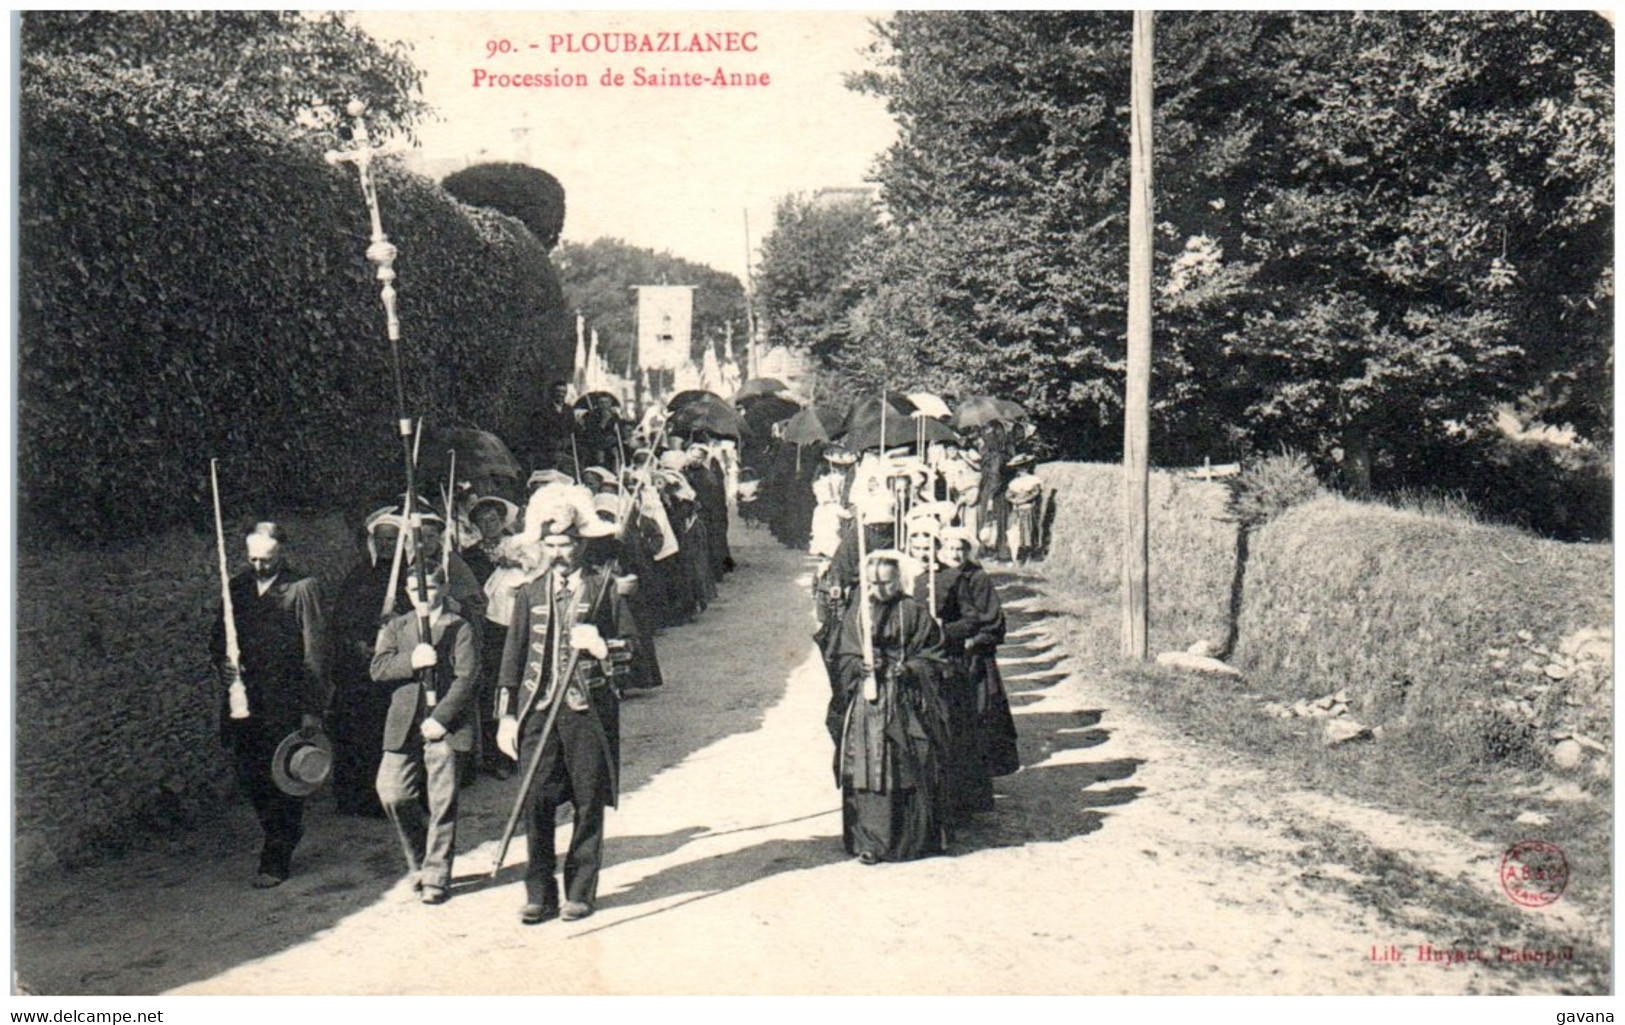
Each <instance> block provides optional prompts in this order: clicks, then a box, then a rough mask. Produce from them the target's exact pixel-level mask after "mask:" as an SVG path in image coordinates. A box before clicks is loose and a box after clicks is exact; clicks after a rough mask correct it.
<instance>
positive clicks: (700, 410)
mask: <svg viewBox="0 0 1625 1025" xmlns="http://www.w3.org/2000/svg"><path fill="white" fill-rule="evenodd" d="M668 408H669V407H668ZM666 430H667V432H669V433H671V434H692V433H694V432H695V431H707V432H709V433H711V434H716V435H719V436H721V437H724V438H740V437H743V436H745V435H747V434H749V433H750V427H749V425H748V424H746V422H745V418H744V417H743V416H741V415H740V413H739V410H737V409H735V408H733V407H732V406H730V405H728V404H727V403H726V402H724V401H722V399H720V398H718V397H717V396H716V395H713V394H712V393H710V392H702V393H701V394H700V396H698V397H696V398H694V399H692V400H691V401H689V402H687V403H685V404H684V405H682V406H681V407H679V408H678V409H676V410H674V411H673V412H672V414H671V416H670V417H668V418H667V420H666Z"/></svg>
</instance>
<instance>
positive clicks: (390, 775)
mask: <svg viewBox="0 0 1625 1025" xmlns="http://www.w3.org/2000/svg"><path fill="white" fill-rule="evenodd" d="M420 572H421V571H420V570H419V569H417V568H414V569H413V570H412V572H411V573H410V574H409V575H408V586H409V588H410V594H411V596H412V603H413V606H414V611H412V612H408V613H405V614H403V615H400V616H396V617H395V618H394V619H392V620H390V621H389V622H388V623H385V624H384V627H383V629H382V630H380V631H379V632H378V642H377V644H375V645H374V646H373V650H374V654H373V657H372V678H373V679H374V680H376V681H377V682H379V683H383V684H393V685H395V687H394V691H393V693H392V695H391V697H390V703H389V715H388V717H387V718H386V719H385V720H384V758H383V762H382V763H381V764H380V765H379V766H378V784H377V785H378V800H379V801H380V802H381V803H382V804H383V806H384V812H385V813H386V814H387V815H388V816H389V821H390V822H392V823H394V825H395V832H396V834H397V835H399V837H400V840H401V849H402V851H404V852H405V854H406V867H407V870H408V871H409V872H411V873H412V874H413V888H414V889H416V890H417V891H418V894H419V897H420V899H421V900H422V901H423V903H425V904H441V903H444V902H445V900H446V896H447V893H448V891H449V890H450V888H451V863H452V857H453V855H454V854H455V852H456V845H457V792H458V786H457V755H458V754H459V753H463V754H466V753H467V752H469V751H472V750H473V748H474V730H475V723H476V722H477V718H476V716H475V714H474V711H475V700H476V695H477V693H478V674H479V664H480V662H479V645H478V643H477V640H476V633H475V631H474V629H473V627H472V625H471V624H470V623H469V622H468V621H467V620H465V619H463V617H461V616H459V615H457V614H456V613H454V612H451V611H449V610H448V609H447V608H446V607H445V601H444V598H443V594H444V592H445V586H446V584H445V575H444V573H443V572H442V571H441V570H440V569H439V568H438V567H433V568H431V569H430V571H429V573H428V575H427V577H425V578H424V579H423V580H421V581H419V580H418V574H419V573H420ZM420 584H421V587H422V592H421V593H420V591H419V586H420ZM423 618H426V619H427V620H428V622H429V637H428V639H427V640H425V639H424V638H423V635H422V632H421V631H422V625H421V623H420V619H423ZM425 808H427V815H425Z"/></svg>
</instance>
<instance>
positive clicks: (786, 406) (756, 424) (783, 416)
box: [738, 395, 801, 436]
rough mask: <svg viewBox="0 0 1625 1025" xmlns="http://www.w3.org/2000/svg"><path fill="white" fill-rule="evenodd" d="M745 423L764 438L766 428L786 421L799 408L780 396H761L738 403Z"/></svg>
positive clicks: (799, 407) (799, 410)
mask: <svg viewBox="0 0 1625 1025" xmlns="http://www.w3.org/2000/svg"><path fill="white" fill-rule="evenodd" d="M738 405H739V408H740V411H741V412H742V413H744V416H745V422H746V423H748V424H750V426H751V429H752V430H754V431H755V432H756V433H757V434H760V435H763V436H765V435H766V434H767V433H768V428H770V427H772V426H773V425H774V424H776V423H778V422H779V421H780V420H788V419H789V418H790V417H792V416H795V415H796V414H797V413H799V412H801V406H800V405H798V404H797V403H794V402H791V401H790V400H789V399H787V398H785V397H784V396H782V395H762V396H758V397H757V398H755V399H748V400H746V401H745V402H742V403H739V404H738Z"/></svg>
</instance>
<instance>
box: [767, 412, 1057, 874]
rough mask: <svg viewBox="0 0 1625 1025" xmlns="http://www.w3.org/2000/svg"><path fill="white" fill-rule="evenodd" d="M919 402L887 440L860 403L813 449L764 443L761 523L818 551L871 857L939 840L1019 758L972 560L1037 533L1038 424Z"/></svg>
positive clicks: (847, 772) (819, 594) (921, 848)
mask: <svg viewBox="0 0 1625 1025" xmlns="http://www.w3.org/2000/svg"><path fill="white" fill-rule="evenodd" d="M879 401H881V402H884V401H887V400H885V399H881V400H879ZM877 412H878V411H877ZM893 412H894V415H900V416H903V417H910V411H907V410H903V409H894V410H893ZM920 415H922V414H920V413H918V412H915V413H914V414H913V416H912V423H911V422H910V420H904V421H903V423H904V424H905V426H904V427H903V428H902V429H901V430H900V431H899V432H898V436H896V437H894V436H893V435H892V434H891V433H890V432H888V431H887V429H886V428H885V426H884V425H883V422H882V425H881V426H880V427H878V429H876V427H875V423H874V420H873V418H870V419H869V420H868V422H867V423H866V422H865V417H866V411H865V409H864V408H863V407H858V408H855V409H854V410H853V411H852V412H849V414H848V415H847V417H846V418H845V419H844V421H843V424H842V426H841V428H840V429H839V430H838V432H837V433H836V434H835V436H834V438H833V440H831V441H823V442H814V443H813V444H812V445H810V446H805V447H811V448H813V449H814V451H815V452H816V456H815V457H814V458H809V453H808V452H807V451H805V450H804V446H802V445H800V444H796V443H794V442H786V443H783V444H782V445H781V446H780V447H779V449H778V450H777V451H774V450H772V449H771V448H769V449H766V450H763V455H764V456H765V458H766V459H767V460H768V461H770V464H771V467H772V469H771V470H770V472H769V474H768V476H767V477H766V479H765V480H764V483H763V488H762V491H763V494H762V496H761V499H760V500H761V501H763V502H764V504H765V506H766V508H767V510H768V512H767V515H766V519H767V520H768V522H769V523H770V524H771V526H772V529H773V531H774V533H775V535H776V536H777V537H779V538H780V540H781V541H783V542H784V543H786V544H790V545H793V546H800V545H803V544H804V545H806V547H807V550H808V552H809V554H810V555H811V556H813V557H814V558H815V559H816V560H817V572H816V574H815V576H814V583H813V601H814V605H815V608H816V611H817V617H818V622H819V629H818V632H817V635H816V640H817V642H818V644H819V647H820V649H821V651H822V653H823V657H824V663H825V668H826V671H827V673H828V676H829V682H830V699H829V705H828V711H827V715H826V725H827V727H828V729H829V734H830V739H831V740H832V742H833V743H834V747H835V764H834V773H835V781H836V783H837V785H838V786H839V787H840V788H841V793H842V802H841V811H842V814H841V819H842V838H843V842H844V844H845V847H846V851H847V853H849V854H854V855H856V856H857V857H858V859H859V860H860V861H862V862H863V863H865V864H875V863H877V862H880V861H903V860H909V859H912V858H918V857H923V856H926V855H929V854H935V853H941V852H944V851H946V850H947V849H948V845H949V843H950V841H951V839H952V837H953V835H954V832H955V830H956V829H958V828H960V827H962V826H964V825H966V824H967V823H969V822H971V821H972V820H973V819H974V818H975V817H976V816H978V815H981V814H984V813H987V812H991V811H992V810H993V807H994V802H993V783H992V781H993V779H994V778H995V777H998V776H1002V775H1007V774H1009V773H1012V772H1015V771H1016V770H1017V769H1018V768H1019V767H1020V763H1019V757H1018V754H1017V749H1016V731H1015V722H1014V717H1013V716H1012V714H1011V711H1010V703H1009V698H1008V696H1007V695H1006V693H1005V689H1004V684H1003V680H1002V678H1001V677H1000V675H999V670H998V662H997V649H998V647H999V645H1000V644H1001V643H1002V642H1003V640H1004V634H1005V617H1004V611H1003V608H1002V606H1001V603H1000V601H999V596H998V591H997V589H996V588H995V586H994V585H993V582H992V578H991V577H990V576H989V575H988V573H987V571H986V570H985V569H983V568H982V565H981V563H980V562H979V561H978V560H979V559H980V558H981V557H983V556H984V555H987V556H990V557H992V558H999V559H1005V558H1007V559H1008V560H1010V561H1017V560H1020V559H1022V558H1025V557H1027V556H1029V555H1031V554H1032V553H1033V552H1034V551H1035V549H1036V547H1037V546H1038V544H1039V528H1040V522H1039V509H1040V507H1041V504H1042V503H1041V499H1042V495H1043V484H1042V481H1041V480H1040V479H1039V478H1038V477H1037V476H1036V475H1035V474H1033V473H1032V472H1031V467H1032V464H1033V462H1034V458H1033V456H1032V454H1031V453H1030V452H1021V451H1018V449H1017V445H1018V444H1019V443H1021V442H1023V441H1026V440H1028V439H1030V438H1031V437H1032V431H1031V430H1030V429H1029V428H1028V427H1027V425H1025V424H1024V423H1016V422H1011V421H1009V420H1006V419H1004V418H1002V417H1000V418H994V419H992V420H990V421H988V422H986V423H984V424H979V425H977V426H976V427H975V428H974V429H968V430H966V431H964V432H960V431H956V430H948V429H946V428H945V427H940V426H939V427H933V428H931V429H930V430H928V429H927V425H924V424H920V423H919V416H920ZM911 430H912V437H911V436H910V435H911ZM898 442H901V443H900V444H899V443H898Z"/></svg>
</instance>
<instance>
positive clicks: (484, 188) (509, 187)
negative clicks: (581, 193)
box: [440, 163, 564, 249]
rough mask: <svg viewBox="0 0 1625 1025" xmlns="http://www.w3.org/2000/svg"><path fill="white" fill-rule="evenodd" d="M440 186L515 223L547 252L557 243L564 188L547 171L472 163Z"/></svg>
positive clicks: (448, 176) (562, 219) (503, 164)
mask: <svg viewBox="0 0 1625 1025" xmlns="http://www.w3.org/2000/svg"><path fill="white" fill-rule="evenodd" d="M440 187H441V188H443V189H445V190H446V191H447V192H449V193H451V194H452V195H453V196H456V197H457V198H458V199H460V200H462V201H463V202H464V203H467V204H468V205H469V206H483V207H489V208H491V209H493V210H497V211H500V212H501V213H505V214H507V215H508V216H509V217H512V218H514V219H516V220H518V221H519V223H521V224H523V225H524V226H525V227H527V228H529V229H530V233H531V234H532V235H535V236H536V240H537V241H538V242H540V243H541V244H542V246H543V247H544V248H546V249H552V248H553V247H554V246H556V245H558V244H559V232H561V231H563V230H564V186H563V185H560V184H559V180H558V179H557V178H555V177H553V176H552V175H550V174H548V173H547V172H546V171H543V170H540V169H539V168H535V167H530V166H528V165H526V164H509V163H491V164H475V165H474V166H472V167H465V168H464V169H463V170H461V171H456V172H454V173H452V174H449V175H447V176H446V177H445V179H444V180H442V181H441V183H440Z"/></svg>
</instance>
